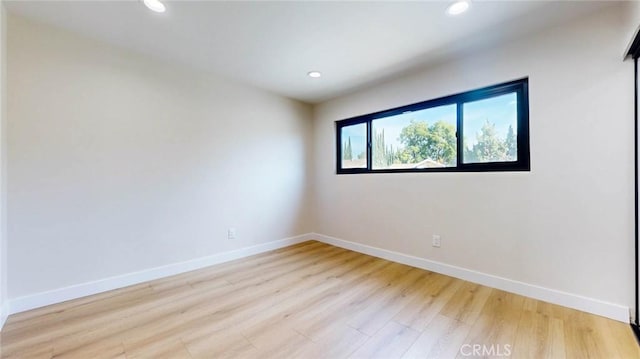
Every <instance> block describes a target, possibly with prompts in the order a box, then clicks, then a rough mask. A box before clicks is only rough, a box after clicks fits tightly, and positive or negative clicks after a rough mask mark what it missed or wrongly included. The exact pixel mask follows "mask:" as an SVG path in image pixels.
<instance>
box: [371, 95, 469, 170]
mask: <svg viewBox="0 0 640 359" xmlns="http://www.w3.org/2000/svg"><path fill="white" fill-rule="evenodd" d="M372 125H373V129H372V130H373V131H372V136H373V138H372V151H373V153H372V156H373V158H372V159H373V169H407V168H413V169H419V168H438V167H455V166H456V153H457V143H456V105H455V104H453V105H447V106H439V107H432V108H428V109H425V110H419V111H413V112H406V113H403V114H400V115H395V116H390V117H385V118H381V119H377V120H373V122H372Z"/></svg>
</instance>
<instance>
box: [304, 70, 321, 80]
mask: <svg viewBox="0 0 640 359" xmlns="http://www.w3.org/2000/svg"><path fill="white" fill-rule="evenodd" d="M307 75H308V76H309V77H313V78H316V79H317V78H318V77H320V76H322V74H321V73H320V71H309V72H308V73H307Z"/></svg>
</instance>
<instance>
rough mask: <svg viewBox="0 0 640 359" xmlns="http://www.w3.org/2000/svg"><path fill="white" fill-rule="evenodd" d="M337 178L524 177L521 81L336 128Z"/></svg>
mask: <svg viewBox="0 0 640 359" xmlns="http://www.w3.org/2000/svg"><path fill="white" fill-rule="evenodd" d="M336 144H337V159H336V162H337V173H338V174H347V173H388V172H444V171H463V172H481V171H529V170H530V161H529V95H528V79H527V78H524V79H520V80H516V81H512V82H507V83H502V84H499V85H494V86H489V87H485V88H481V89H477V90H473V91H469V92H464V93H459V94H455V95H451V96H446V97H441V98H437V99H434V100H429V101H424V102H419V103H414V104H411V105H407V106H402V107H397V108H393V109H389V110H385V111H380V112H376V113H372V114H368V115H363V116H358V117H354V118H350V119H346V120H341V121H337V122H336Z"/></svg>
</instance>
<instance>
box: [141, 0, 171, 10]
mask: <svg viewBox="0 0 640 359" xmlns="http://www.w3.org/2000/svg"><path fill="white" fill-rule="evenodd" d="M142 2H143V3H144V4H145V5H146V6H147V7H148V8H149V9H150V10H152V11H155V12H165V10H167V8H166V7H165V6H164V4H163V3H161V2H160V0H142Z"/></svg>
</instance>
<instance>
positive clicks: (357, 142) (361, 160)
mask: <svg viewBox="0 0 640 359" xmlns="http://www.w3.org/2000/svg"><path fill="white" fill-rule="evenodd" d="M340 137H341V138H342V168H367V124H366V123H359V124H357V125H352V126H344V127H342V129H341V133H340Z"/></svg>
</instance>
